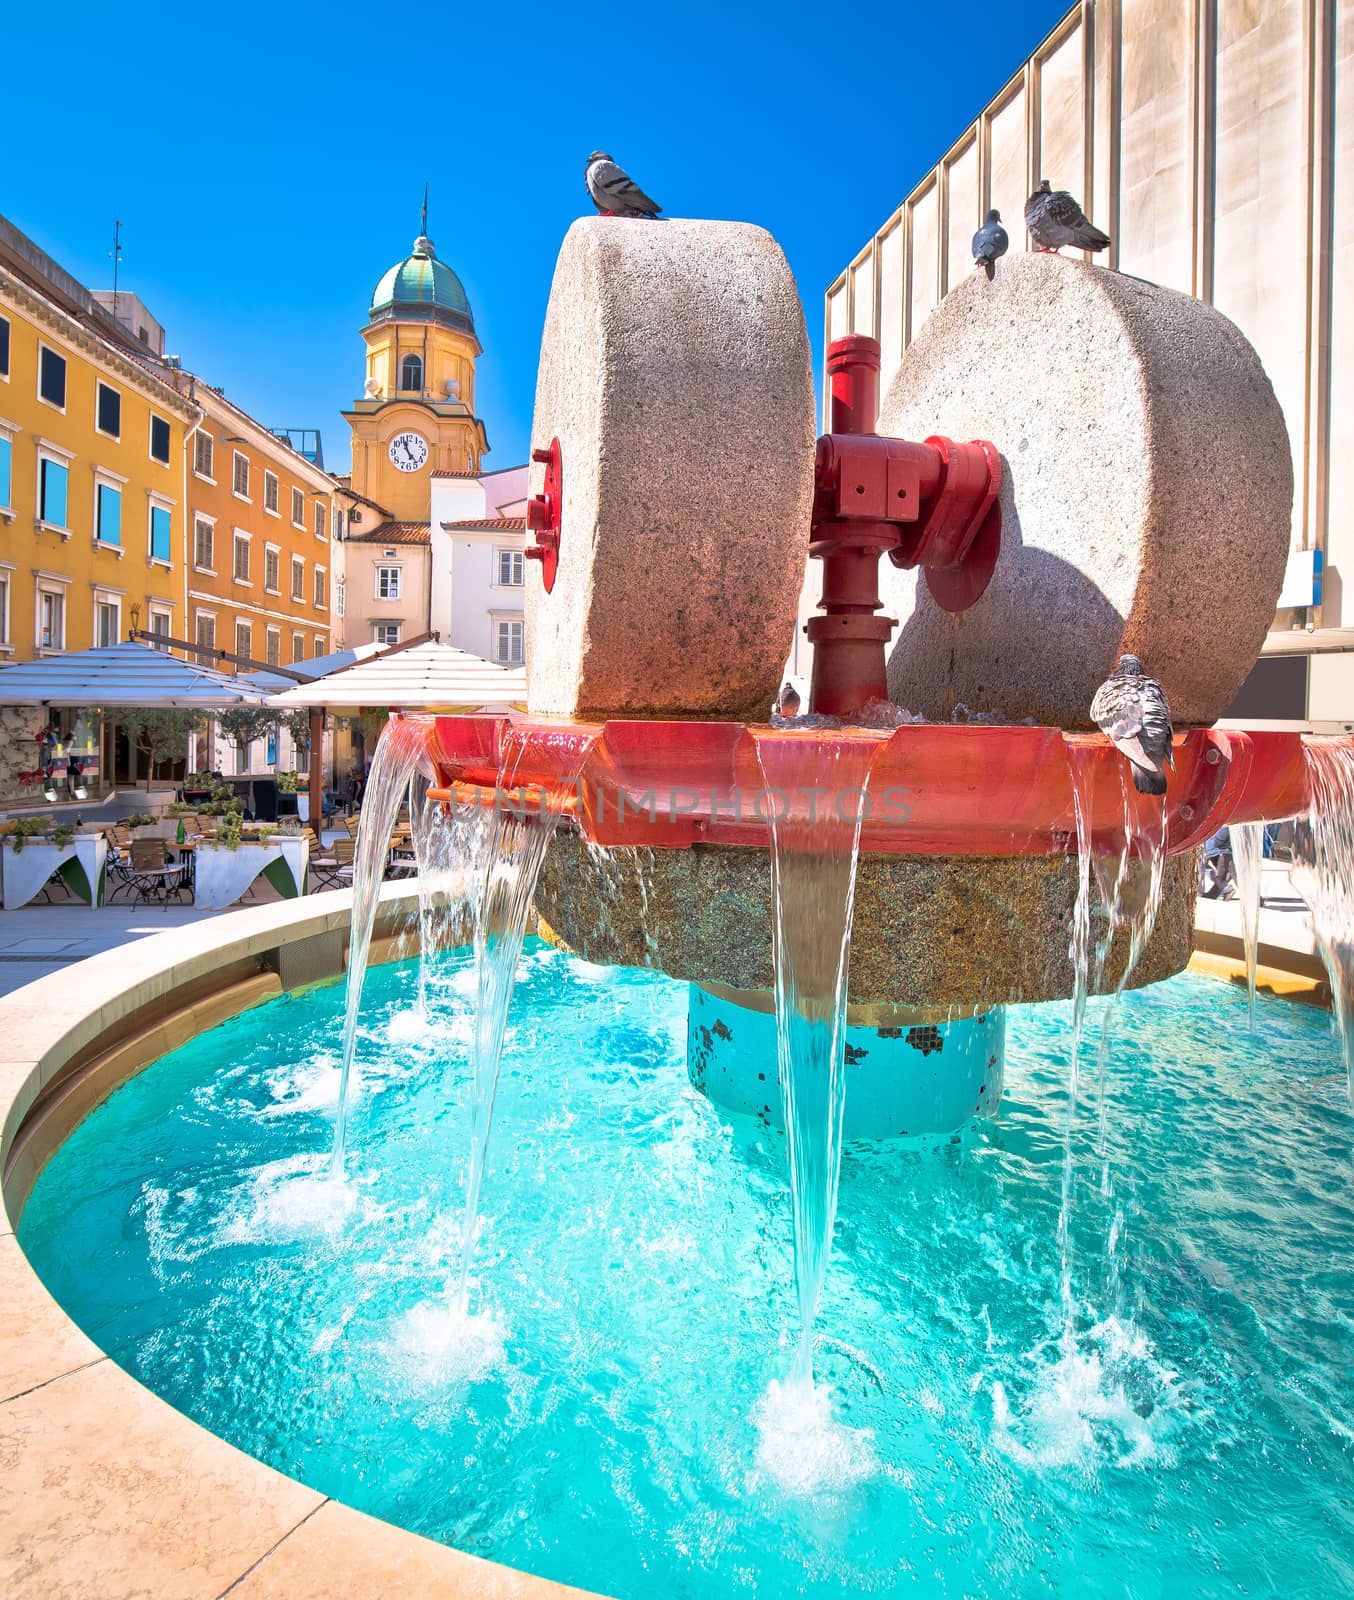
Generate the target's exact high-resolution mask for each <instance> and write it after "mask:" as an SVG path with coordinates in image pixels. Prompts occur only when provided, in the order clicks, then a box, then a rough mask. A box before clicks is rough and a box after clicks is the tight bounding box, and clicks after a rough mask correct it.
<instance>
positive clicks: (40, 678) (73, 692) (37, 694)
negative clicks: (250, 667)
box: [0, 642, 268, 711]
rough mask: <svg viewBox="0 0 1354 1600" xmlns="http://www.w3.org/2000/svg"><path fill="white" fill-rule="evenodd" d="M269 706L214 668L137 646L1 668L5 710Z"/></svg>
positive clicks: (0, 700)
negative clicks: (19, 707)
mask: <svg viewBox="0 0 1354 1600" xmlns="http://www.w3.org/2000/svg"><path fill="white" fill-rule="evenodd" d="M267 703H268V690H267V689H266V688H263V687H261V686H259V685H258V684H254V683H251V682H250V681H249V680H248V679H247V678H231V677H227V675H226V674H225V673H224V672H217V671H216V670H215V669H214V668H212V667H200V666H198V665H197V664H196V663H195V662H192V661H181V660H180V659H179V658H178V657H177V656H172V655H170V654H169V653H168V652H167V651H164V650H155V649H152V648H151V646H149V645H144V644H135V643H131V642H128V643H124V644H107V645H100V646H98V647H97V648H96V649H93V650H80V651H76V652H75V653H74V654H70V655H59V656H48V657H46V658H45V659H44V660H42V661H16V662H15V663H14V664H13V665H12V666H8V667H0V705H5V706H36V705H46V706H89V707H91V708H93V707H101V706H111V707H118V706H127V707H131V706H136V707H143V708H156V709H160V708H163V709H167V710H183V711H215V710H220V709H223V708H224V707H226V706H259V705H265V704H267Z"/></svg>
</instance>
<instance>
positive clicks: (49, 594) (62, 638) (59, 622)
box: [38, 589, 66, 650]
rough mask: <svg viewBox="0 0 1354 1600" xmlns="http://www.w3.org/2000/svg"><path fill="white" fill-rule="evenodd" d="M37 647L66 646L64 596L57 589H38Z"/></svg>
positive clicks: (60, 648)
mask: <svg viewBox="0 0 1354 1600" xmlns="http://www.w3.org/2000/svg"><path fill="white" fill-rule="evenodd" d="M38 648H39V649H41V650H64V649H65V648H66V596H65V595H64V594H63V593H62V592H61V591H60V590H58V589H39V590H38Z"/></svg>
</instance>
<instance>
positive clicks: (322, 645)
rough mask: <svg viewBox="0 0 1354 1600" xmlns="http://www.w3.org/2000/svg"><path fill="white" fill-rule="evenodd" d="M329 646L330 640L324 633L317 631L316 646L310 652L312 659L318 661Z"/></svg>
mask: <svg viewBox="0 0 1354 1600" xmlns="http://www.w3.org/2000/svg"><path fill="white" fill-rule="evenodd" d="M328 648H329V641H328V640H327V639H326V638H325V636H324V635H323V634H322V633H317V634H316V635H315V648H314V649H313V650H312V651H311V652H310V658H311V660H312V661H318V660H319V659H320V657H321V656H322V655H323V654H324V653H325V651H326V650H327V649H328Z"/></svg>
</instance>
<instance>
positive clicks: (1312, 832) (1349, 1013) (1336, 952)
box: [1292, 738, 1354, 1106]
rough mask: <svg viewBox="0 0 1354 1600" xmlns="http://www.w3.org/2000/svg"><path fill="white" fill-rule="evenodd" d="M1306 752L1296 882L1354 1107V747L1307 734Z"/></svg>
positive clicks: (1295, 872)
mask: <svg viewBox="0 0 1354 1600" xmlns="http://www.w3.org/2000/svg"><path fill="white" fill-rule="evenodd" d="M1303 752H1304V754H1305V756H1306V759H1307V782H1308V789H1309V798H1308V810H1307V822H1306V825H1305V826H1302V827H1299V829H1298V830H1297V839H1296V840H1295V844H1294V850H1293V870H1292V879H1293V886H1294V888H1296V889H1297V891H1298V893H1299V894H1300V895H1301V896H1302V898H1303V899H1304V900H1305V901H1306V902H1307V904H1308V906H1309V907H1310V908H1311V913H1312V927H1313V931H1314V932H1315V934H1316V943H1317V948H1318V949H1319V950H1320V952H1321V960H1322V962H1323V964H1324V965H1325V968H1326V973H1327V975H1328V977H1329V978H1330V987H1331V1000H1332V1005H1333V1009H1334V1012H1335V1024H1336V1027H1337V1028H1338V1029H1339V1032H1340V1043H1341V1045H1342V1046H1343V1047H1344V1055H1345V1073H1346V1088H1347V1093H1348V1096H1349V1102H1350V1104H1351V1105H1352V1106H1354V748H1351V746H1350V743H1349V741H1348V740H1347V739H1316V738H1307V739H1304V740H1303Z"/></svg>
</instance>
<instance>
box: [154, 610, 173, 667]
mask: <svg viewBox="0 0 1354 1600" xmlns="http://www.w3.org/2000/svg"><path fill="white" fill-rule="evenodd" d="M150 631H151V632H152V633H153V634H154V635H155V637H156V639H157V641H158V640H160V639H167V638H168V637H169V613H168V612H167V611H157V610H156V609H155V607H154V606H152V607H151V613H150ZM153 648H154V649H156V650H161V651H163V652H164V654H165V655H168V654H169V646H168V645H167V644H159V643H156V644H155V645H154V647H153Z"/></svg>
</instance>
